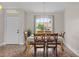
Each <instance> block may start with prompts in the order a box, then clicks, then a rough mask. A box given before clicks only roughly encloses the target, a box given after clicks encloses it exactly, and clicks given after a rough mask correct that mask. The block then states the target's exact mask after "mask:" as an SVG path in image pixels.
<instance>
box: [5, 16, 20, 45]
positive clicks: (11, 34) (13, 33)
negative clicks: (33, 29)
mask: <svg viewBox="0 0 79 59" xmlns="http://www.w3.org/2000/svg"><path fill="white" fill-rule="evenodd" d="M6 20H7V24H6V25H7V27H6V28H7V40H6V41H7V43H8V44H18V33H17V32H19V21H20V19H19V18H18V17H7V18H6Z"/></svg>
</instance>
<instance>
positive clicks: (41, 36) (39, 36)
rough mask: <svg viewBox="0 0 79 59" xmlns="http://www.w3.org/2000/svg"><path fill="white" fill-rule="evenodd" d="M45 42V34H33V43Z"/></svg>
mask: <svg viewBox="0 0 79 59" xmlns="http://www.w3.org/2000/svg"><path fill="white" fill-rule="evenodd" d="M44 40H45V34H37V33H35V34H34V41H35V42H42V41H44Z"/></svg>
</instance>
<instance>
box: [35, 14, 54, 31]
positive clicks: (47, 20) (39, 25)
mask: <svg viewBox="0 0 79 59" xmlns="http://www.w3.org/2000/svg"><path fill="white" fill-rule="evenodd" d="M41 30H44V31H53V16H44V17H36V18H35V31H41Z"/></svg>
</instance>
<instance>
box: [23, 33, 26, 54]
mask: <svg viewBox="0 0 79 59" xmlns="http://www.w3.org/2000/svg"><path fill="white" fill-rule="evenodd" d="M24 46H25V49H24V52H23V53H25V52H26V50H27V32H24Z"/></svg>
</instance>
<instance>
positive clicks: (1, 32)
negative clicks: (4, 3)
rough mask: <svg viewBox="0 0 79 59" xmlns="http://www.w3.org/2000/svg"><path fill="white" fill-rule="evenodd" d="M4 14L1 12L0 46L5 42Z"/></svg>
mask: <svg viewBox="0 0 79 59" xmlns="http://www.w3.org/2000/svg"><path fill="white" fill-rule="evenodd" d="M3 15H4V12H3V11H2V10H0V45H2V44H3V42H4V19H3V18H4V16H3Z"/></svg>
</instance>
